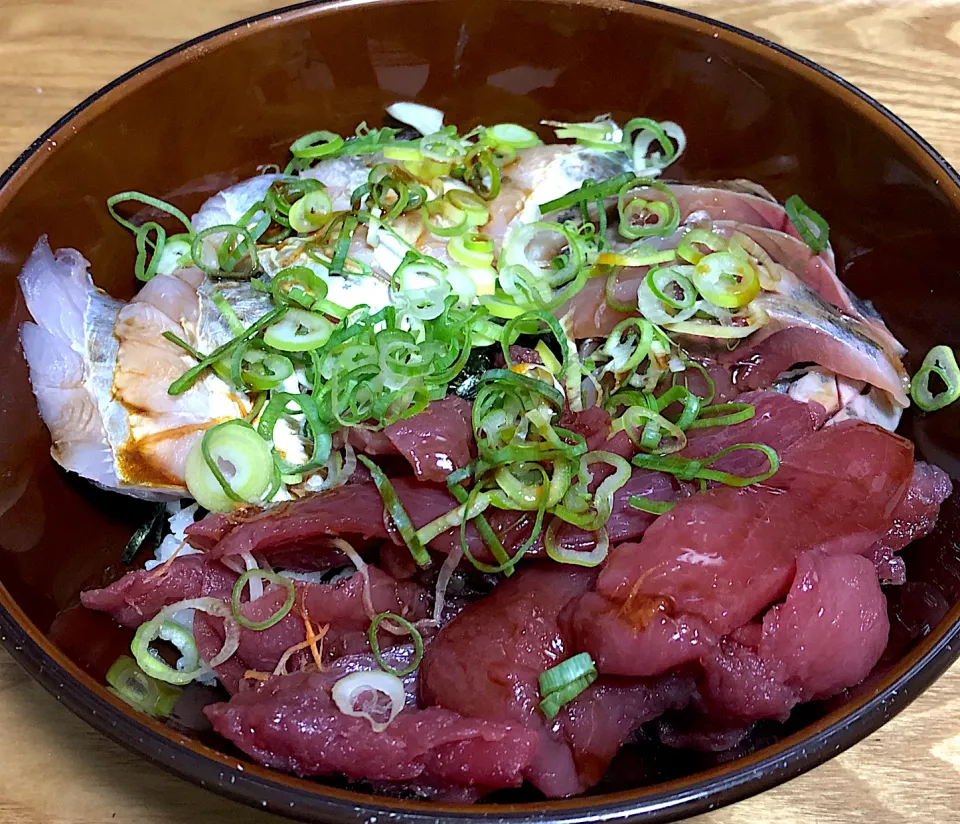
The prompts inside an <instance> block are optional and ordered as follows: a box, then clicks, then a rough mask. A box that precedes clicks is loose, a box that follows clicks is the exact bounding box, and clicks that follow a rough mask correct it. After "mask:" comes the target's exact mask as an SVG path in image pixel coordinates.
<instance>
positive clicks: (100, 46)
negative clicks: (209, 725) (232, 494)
mask: <svg viewBox="0 0 960 824" xmlns="http://www.w3.org/2000/svg"><path fill="white" fill-rule="evenodd" d="M272 5H273V4H271V3H269V2H266V0H163V2H157V0H152V1H151V0H0V104H2V108H0V168H2V167H4V166H6V165H7V164H8V163H9V162H11V161H12V160H13V159H14V157H16V155H17V154H18V153H19V152H20V151H21V150H22V149H23V148H24V147H26V146H27V145H28V144H29V143H30V141H31V140H33V138H34V137H36V136H37V135H38V134H39V133H40V132H41V131H42V130H43V129H44V128H46V126H48V125H49V124H50V123H52V122H53V121H54V120H55V119H56V118H57V117H59V116H60V115H61V114H63V112H65V111H66V110H67V109H68V108H69V107H71V106H73V105H74V104H75V103H77V102H79V101H80V100H81V99H83V98H84V97H85V96H86V95H87V94H89V93H90V92H92V91H94V90H95V89H96V88H98V87H99V86H101V85H103V84H104V83H106V82H108V81H110V80H112V79H113V78H114V77H116V76H117V75H119V74H121V73H122V72H124V71H126V70H127V69H129V68H131V67H132V66H134V65H136V64H138V63H140V62H141V61H143V60H145V59H147V58H149V57H152V56H153V55H154V54H157V53H159V52H161V51H163V50H165V49H167V48H169V47H171V46H173V45H175V44H177V43H178V42H181V41H183V40H186V39H188V38H190V37H193V36H195V35H197V34H200V33H202V32H204V31H207V30H209V29H212V28H215V27H217V26H221V25H223V24H225V23H229V22H231V21H233V20H236V19H239V18H242V17H246V16H248V15H251V14H255V13H257V12H260V11H264V10H266V9H269V8H270V7H271V6H272ZM676 5H680V6H683V7H685V8H689V9H693V10H695V11H699V12H703V13H705V14H711V15H713V16H715V17H719V18H720V19H722V20H725V21H727V22H730V23H733V24H735V25H739V26H742V27H744V28H747V29H750V30H753V31H755V32H758V33H760V34H763V35H765V36H767V37H769V38H771V39H773V40H777V41H779V42H781V43H784V44H786V45H788V46H790V47H791V48H794V49H796V50H798V51H800V52H802V53H803V54H805V55H806V56H808V57H810V58H812V59H813V60H816V61H818V62H819V63H822V64H823V65H825V66H827V67H829V68H831V69H833V70H834V71H836V72H838V73H839V74H841V75H843V76H844V77H846V78H847V79H848V80H850V81H852V82H853V83H855V84H857V85H859V86H860V87H861V88H863V89H865V90H866V91H867V92H869V93H870V94H872V95H874V96H875V97H876V98H878V99H879V100H880V101H881V102H883V103H885V104H886V105H887V106H889V107H890V108H891V109H893V111H894V112H896V113H897V114H899V115H900V116H901V117H903V118H905V119H906V121H907V122H909V123H910V124H911V125H912V126H914V127H915V128H916V129H918V130H919V131H920V133H921V134H923V135H924V136H925V137H926V138H927V139H928V140H930V141H931V142H932V143H933V144H934V145H935V146H936V147H937V148H938V149H939V150H940V151H941V152H943V154H944V155H945V156H946V158H947V160H949V161H951V162H952V163H954V164H955V165H960V0H900V2H896V1H895V0H894V2H870V0H860V2H848V1H847V0H842V1H838V0H831V1H829V2H828V0H786V2H744V0H685V2H677V3H676ZM918 88H919V89H922V93H918V92H916V91H914V90H915V89H918ZM0 695H2V700H0V735H2V737H3V746H2V747H0V822H4V824H58V822H69V824H103V822H110V821H114V822H117V824H168V823H169V824H181V823H182V822H189V823H190V824H212V823H213V822H221V821H231V822H233V824H268V822H276V823H277V824H279V822H280V820H281V819H278V818H276V817H274V816H271V815H267V814H264V813H260V812H257V811H254V810H248V809H246V808H244V807H241V806H239V805H236V804H233V803H231V802H228V801H225V800H223V799H221V798H219V797H217V796H215V795H213V794H212V793H208V792H205V791H203V790H199V789H196V788H194V787H193V786H191V785H189V784H187V783H186V782H184V781H181V780H179V779H177V778H173V777H172V776H169V775H167V774H166V773H164V772H162V771H160V770H158V769H156V768H154V767H151V766H149V765H148V764H146V763H145V762H144V761H142V760H140V759H139V758H138V757H136V756H134V755H131V754H129V753H127V752H126V751H125V750H124V749H122V748H121V747H119V746H118V745H116V744H113V743H112V742H110V741H108V740H107V739H106V738H104V737H102V736H101V735H100V734H99V733H97V732H95V731H94V730H92V729H91V728H89V727H88V726H87V725H86V724H84V723H83V722H82V721H80V720H79V719H77V718H75V717H74V716H73V715H72V714H71V713H69V712H68V711H67V710H66V709H64V708H63V707H61V706H60V705H59V704H58V703H57V702H56V701H55V700H54V699H53V698H51V697H50V696H49V695H47V694H46V693H45V692H44V691H43V690H42V689H41V688H40V687H39V686H38V685H37V684H35V683H34V682H33V681H32V680H31V679H30V678H29V677H28V676H27V675H26V674H24V673H23V672H21V671H20V669H19V668H18V667H17V666H16V665H15V664H14V663H13V662H12V661H11V660H10V658H9V657H8V656H7V655H6V653H5V652H0ZM958 811H960V664H958V666H956V667H954V669H953V671H952V672H950V673H948V674H947V675H946V676H944V677H943V678H942V679H941V680H940V681H939V682H938V683H937V684H936V685H934V686H933V687H932V688H931V689H930V690H928V691H927V693H926V694H925V695H923V696H922V697H921V698H920V699H919V700H917V701H916V702H915V703H914V704H913V705H912V706H911V707H910V708H909V709H908V710H907V711H906V712H904V713H902V714H901V715H900V716H899V717H897V718H896V719H894V720H893V721H891V722H890V723H889V724H887V725H886V726H885V727H884V728H883V729H881V730H880V731H879V732H877V733H876V734H874V735H873V736H871V737H870V738H869V739H867V740H866V741H864V742H862V743H861V744H859V745H858V746H856V747H854V748H853V749H852V750H850V751H848V752H846V753H844V754H843V755H841V756H840V757H838V758H835V759H834V760H833V761H830V762H829V763H827V764H825V765H824V766H822V767H820V768H818V769H816V770H814V771H813V772H811V773H808V774H807V775H805V776H802V777H801V778H798V779H796V780H794V781H792V782H790V783H789V784H787V785H785V786H783V787H780V788H778V789H776V790H773V791H771V792H768V793H766V794H764V795H762V796H759V797H756V798H752V799H749V800H747V801H744V802H742V803H740V804H737V805H735V806H733V807H728V808H726V809H723V810H720V811H717V812H714V813H711V814H709V815H705V816H702V817H699V818H697V819H696V821H697V822H698V824H748V822H749V824H766V823H767V822H770V823H771V824H773V822H776V824H781V822H782V823H783V824H795V823H796V824H801V822H802V824H833V823H834V822H865V824H900V822H910V821H922V822H924V823H925V824H928V822H946V821H948V820H952V819H953V818H954V816H955V815H956V813H957V812H958ZM951 813H952V814H953V815H951Z"/></svg>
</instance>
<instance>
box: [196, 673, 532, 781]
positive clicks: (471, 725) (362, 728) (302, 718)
mask: <svg viewBox="0 0 960 824" xmlns="http://www.w3.org/2000/svg"><path fill="white" fill-rule="evenodd" d="M204 712H205V713H206V714H207V717H208V718H209V719H210V721H211V722H212V723H213V727H214V729H215V730H216V731H217V732H218V733H219V734H220V735H222V736H224V737H225V738H227V739H229V740H230V741H232V742H233V743H234V744H236V745H237V746H238V747H239V748H240V749H241V750H243V751H244V752H246V753H247V754H249V755H250V756H251V757H252V758H254V759H255V760H256V761H258V762H259V763H261V764H264V765H266V766H268V767H273V768H275V769H279V770H282V771H284V772H291V773H295V774H297V775H316V776H330V775H343V776H345V777H347V778H350V779H368V780H373V781H390V782H425V783H431V784H439V785H443V784H454V785H458V786H467V787H481V788H484V789H486V790H493V789H499V788H503V787H515V786H519V784H520V783H521V782H522V780H523V778H522V777H523V774H524V772H525V770H526V769H527V768H528V767H529V765H530V763H531V761H532V759H533V757H534V752H535V750H536V747H537V735H536V733H535V732H532V731H531V730H529V729H527V728H526V727H525V726H524V725H522V724H516V723H509V722H502V721H489V720H479V719H475V718H469V719H468V718H463V717H462V716H460V715H458V714H457V713H455V712H452V711H450V710H445V709H440V708H436V707H432V708H429V709H425V710H416V709H411V708H406V709H404V710H403V711H402V712H401V713H400V714H399V715H398V716H397V717H396V718H395V719H394V720H393V722H392V723H391V724H390V725H389V726H388V727H387V728H386V729H385V730H384V731H383V732H379V733H375V732H374V731H373V729H372V728H371V726H370V724H369V722H368V721H367V720H366V719H364V718H354V717H351V716H347V715H344V714H343V713H341V712H340V711H339V709H337V706H336V704H335V703H334V702H333V699H332V698H331V697H330V694H329V692H328V679H327V678H326V677H325V676H324V675H323V674H321V673H309V674H307V673H298V674H295V675H288V676H281V677H277V678H272V679H270V681H268V682H266V683H265V684H262V685H259V686H256V687H254V688H253V689H247V690H243V691H242V692H240V693H238V694H237V695H235V696H234V697H233V698H232V699H231V700H230V702H229V703H225V704H214V705H212V706H210V707H207V708H205V710H204ZM304 730H309V735H305V734H304Z"/></svg>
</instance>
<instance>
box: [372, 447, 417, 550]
mask: <svg viewBox="0 0 960 824" xmlns="http://www.w3.org/2000/svg"><path fill="white" fill-rule="evenodd" d="M357 459H358V460H359V461H360V462H361V463H362V464H363V465H364V466H365V467H366V468H367V469H369V470H370V474H371V475H372V476H373V482H374V484H376V487H377V491H378V492H379V493H380V497H381V498H382V499H383V508H384V509H385V510H386V512H387V514H388V515H389V516H390V518H391V519H392V520H393V523H394V524H395V525H396V527H397V531H398V532H399V533H400V537H401V538H403V541H404V543H405V544H406V545H407V549H409V550H410V554H411V555H412V556H413V560H414V562H415V563H416V564H417V566H421V567H425V566H429V565H430V553H428V552H427V550H426V549H425V548H424V546H423V544H422V543H420V539H419V538H418V537H417V530H416V529H415V528H414V526H413V522H412V521H411V520H410V516H409V515H407V512H406V510H405V509H404V508H403V504H402V503H401V501H400V498H398V497H397V493H396V491H395V490H394V488H393V484H391V483H390V479H389V478H387V476H386V475H385V474H384V473H383V470H382V469H380V467H379V466H377V465H376V464H375V463H374V462H373V461H371V460H370V459H369V458H368V457H367V456H366V455H357Z"/></svg>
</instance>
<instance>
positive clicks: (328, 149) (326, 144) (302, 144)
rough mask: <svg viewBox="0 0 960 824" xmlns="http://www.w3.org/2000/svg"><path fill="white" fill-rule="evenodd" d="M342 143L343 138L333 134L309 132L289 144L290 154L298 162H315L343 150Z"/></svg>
mask: <svg viewBox="0 0 960 824" xmlns="http://www.w3.org/2000/svg"><path fill="white" fill-rule="evenodd" d="M343 142H344V141H343V138H342V137H340V135H338V134H334V133H333V132H326V131H318V132H310V133H309V134H305V135H304V136H303V137H300V138H298V139H297V140H294V141H293V143H291V144H290V154H292V155H293V156H294V157H295V158H298V159H300V160H316V159H317V158H320V157H328V156H330V155H332V154H335V153H336V152H338V151H339V150H340V149H341V148H343Z"/></svg>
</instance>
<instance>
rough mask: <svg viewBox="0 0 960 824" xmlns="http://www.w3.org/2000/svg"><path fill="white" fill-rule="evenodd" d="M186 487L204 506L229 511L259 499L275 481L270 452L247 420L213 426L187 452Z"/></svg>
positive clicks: (212, 510)
mask: <svg viewBox="0 0 960 824" xmlns="http://www.w3.org/2000/svg"><path fill="white" fill-rule="evenodd" d="M184 474H185V476H186V482H187V489H188V490H189V491H190V494H191V495H192V496H193V497H194V499H196V501H197V503H199V504H200V505H201V506H202V507H204V508H205V509H209V510H210V511H211V512H231V511H233V510H234V509H235V508H236V505H237V504H241V505H242V504H252V503H262V502H263V500H264V496H265V495H266V494H267V492H268V491H269V490H270V489H271V486H272V485H273V482H274V463H273V456H272V455H271V454H270V449H269V447H268V446H267V444H266V442H265V441H264V440H263V438H261V437H260V436H259V435H258V434H257V432H256V430H254V428H253V427H252V426H250V424H248V423H247V422H246V421H242V420H231V421H224V422H223V423H220V424H217V425H216V426H212V427H211V428H210V429H208V430H207V431H206V432H205V433H204V434H203V437H202V438H201V439H200V440H199V441H197V443H195V444H194V446H193V448H192V449H191V450H190V453H189V454H188V455H187V463H186V472H185V473H184Z"/></svg>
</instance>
